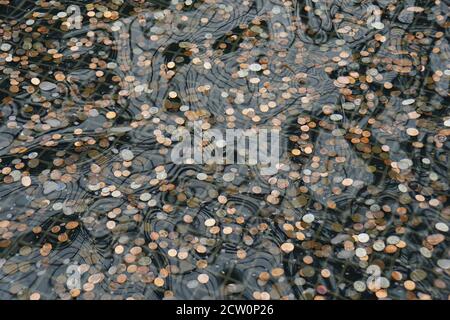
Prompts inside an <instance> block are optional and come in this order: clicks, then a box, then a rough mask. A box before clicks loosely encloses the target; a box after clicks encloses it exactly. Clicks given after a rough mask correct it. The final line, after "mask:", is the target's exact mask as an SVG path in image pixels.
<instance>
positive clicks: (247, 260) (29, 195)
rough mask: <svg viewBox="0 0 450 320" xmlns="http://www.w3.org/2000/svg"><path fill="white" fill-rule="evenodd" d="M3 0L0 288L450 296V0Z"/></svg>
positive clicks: (24, 291)
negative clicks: (275, 141) (196, 153)
mask: <svg viewBox="0 0 450 320" xmlns="http://www.w3.org/2000/svg"><path fill="white" fill-rule="evenodd" d="M1 3H2V4H0V19H1V20H0V37H1V40H0V41H1V44H0V46H1V47H0V49H1V51H0V88H1V90H0V101H1V113H0V159H1V162H0V168H1V174H2V175H1V179H2V182H1V183H0V197H1V198H0V199H1V200H0V298H2V299H30V298H32V299H34V298H39V297H40V299H71V298H76V299H125V298H135V299H163V298H179V299H268V298H270V299H314V298H315V299H385V298H386V299H447V298H448V297H449V293H450V290H449V288H448V286H449V285H450V277H449V275H450V273H449V272H450V269H449V268H450V260H449V259H450V257H449V253H450V251H449V248H448V244H449V242H448V241H449V240H448V225H449V218H450V207H449V201H448V188H449V179H448V150H449V142H448V138H447V137H448V136H449V135H450V128H449V127H450V114H449V108H448V101H449V100H448V85H449V76H450V71H449V70H450V64H449V59H448V58H449V54H450V48H449V42H448V26H449V22H448V15H449V4H450V3H449V1H446V0H441V1H415V0H407V1H395V0H392V1H385V0H382V1H356V0H355V1H351V0H342V1H322V0H317V1H312V0H306V1H295V0H293V1H279V0H270V1H269V0H267V1H266V0H247V1H231V0H226V1H222V0H209V1H202V0H192V1H186V2H183V1H181V0H178V4H176V3H177V1H172V2H171V1H162V0H161V1H131V0H114V1H96V2H87V1H60V2H58V3H57V2H54V3H50V2H49V3H44V2H41V3H40V4H37V3H35V2H32V1H23V0H21V1H14V0H11V1H2V2H1ZM71 6H75V7H73V8H75V9H73V10H71V9H69V7H71ZM76 8H78V9H79V11H77V10H78V9H76ZM77 13H79V16H80V17H82V19H80V20H77V18H76V17H77ZM67 21H69V22H72V24H71V25H68V23H67ZM78 22H79V25H77V23H78ZM174 93H176V94H175V95H174ZM193 120H203V122H206V123H209V124H210V125H211V126H213V127H214V128H218V129H222V130H225V129H226V128H237V129H248V128H254V127H259V128H278V129H280V130H281V131H280V132H281V146H282V155H281V157H280V164H281V165H280V168H279V170H278V173H276V174H274V175H273V176H264V175H262V174H261V173H260V171H259V170H258V169H259V167H258V166H252V165H239V164H230V165H206V164H205V165H199V164H184V165H177V164H174V163H173V162H171V161H170V157H169V154H170V150H171V147H172V143H173V141H171V136H172V134H173V133H174V132H175V130H176V129H177V128H179V127H182V126H186V127H188V125H187V123H188V122H189V121H193ZM124 150H127V151H126V153H127V152H128V153H129V151H131V154H132V156H129V154H128V155H125V156H124ZM128 156H129V157H128ZM199 174H200V175H199ZM203 174H206V177H205V176H204V175H203ZM28 177H29V178H28ZM286 244H288V245H286ZM290 244H291V245H290ZM71 266H80V267H79V272H78V273H79V274H80V276H79V278H77V279H78V280H79V283H78V284H79V288H80V289H77V288H73V287H71V286H70V285H69V284H70V283H72V282H70V281H72V280H73V279H74V278H73V277H74V276H76V275H77V274H78V273H77V272H75V273H73V272H72V271H73V269H71ZM77 268H78V267H77ZM70 270H72V271H70ZM71 279H72V280H71ZM68 281H69V282H68ZM68 283H69V284H68Z"/></svg>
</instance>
